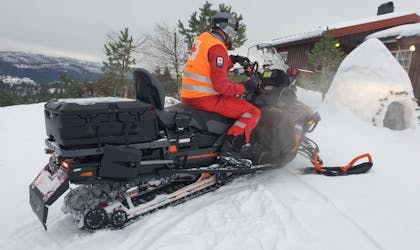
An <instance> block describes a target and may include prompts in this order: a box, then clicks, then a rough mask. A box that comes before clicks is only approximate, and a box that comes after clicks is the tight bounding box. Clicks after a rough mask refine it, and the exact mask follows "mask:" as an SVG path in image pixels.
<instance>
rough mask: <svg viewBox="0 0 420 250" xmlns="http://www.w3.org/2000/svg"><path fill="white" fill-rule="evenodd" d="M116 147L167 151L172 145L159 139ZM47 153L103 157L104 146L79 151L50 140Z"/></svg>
mask: <svg viewBox="0 0 420 250" xmlns="http://www.w3.org/2000/svg"><path fill="white" fill-rule="evenodd" d="M113 146H115V147H121V148H124V147H127V146H128V147H130V148H133V149H159V148H161V149H167V148H169V146H170V143H169V141H168V140H167V139H159V140H155V141H151V142H145V143H136V144H122V145H113ZM45 152H46V153H53V152H54V153H56V154H58V155H60V156H63V157H83V156H91V155H101V154H103V153H104V146H101V147H92V148H81V149H80V148H79V149H63V148H61V147H60V146H59V145H58V144H57V142H53V141H50V140H49V139H46V140H45Z"/></svg>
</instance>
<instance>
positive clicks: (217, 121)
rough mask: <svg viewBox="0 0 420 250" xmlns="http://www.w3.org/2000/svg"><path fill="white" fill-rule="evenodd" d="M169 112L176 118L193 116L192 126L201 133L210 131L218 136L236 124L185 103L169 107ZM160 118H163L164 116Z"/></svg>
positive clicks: (228, 119)
mask: <svg viewBox="0 0 420 250" xmlns="http://www.w3.org/2000/svg"><path fill="white" fill-rule="evenodd" d="M167 110H168V111H169V112H167V113H172V115H173V116H176V114H184V115H189V116H191V121H190V123H189V125H190V126H192V127H194V128H197V129H198V130H201V131H208V132H210V133H214V134H218V135H222V134H224V133H226V131H227V130H228V129H229V128H230V127H231V126H232V125H233V123H234V122H235V120H232V119H230V118H227V117H224V116H222V115H219V114H216V113H213V112H206V111H201V110H196V109H194V108H193V107H191V106H189V105H187V104H185V103H178V104H175V105H172V106H170V107H168V108H167ZM158 116H159V117H161V116H162V114H160V115H158ZM168 120H169V119H168ZM172 121H173V122H174V121H175V119H172Z"/></svg>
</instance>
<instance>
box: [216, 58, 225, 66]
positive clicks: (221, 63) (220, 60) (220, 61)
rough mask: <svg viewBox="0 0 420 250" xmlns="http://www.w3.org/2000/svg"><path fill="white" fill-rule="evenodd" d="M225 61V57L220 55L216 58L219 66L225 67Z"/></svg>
mask: <svg viewBox="0 0 420 250" xmlns="http://www.w3.org/2000/svg"><path fill="white" fill-rule="evenodd" d="M223 63H224V60H223V57H221V56H218V57H217V58H216V66H217V67H219V68H223Z"/></svg>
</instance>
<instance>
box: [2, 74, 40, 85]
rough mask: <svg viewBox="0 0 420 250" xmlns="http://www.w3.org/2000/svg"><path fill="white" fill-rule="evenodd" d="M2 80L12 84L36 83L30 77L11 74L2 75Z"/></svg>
mask: <svg viewBox="0 0 420 250" xmlns="http://www.w3.org/2000/svg"><path fill="white" fill-rule="evenodd" d="M0 80H1V81H2V82H4V83H7V84H9V85H12V86H13V85H16V84H25V83H26V84H31V85H36V83H35V82H34V81H33V80H32V79H30V78H28V77H23V78H20V77H15V76H9V75H7V76H2V75H0Z"/></svg>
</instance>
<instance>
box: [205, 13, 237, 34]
mask: <svg viewBox="0 0 420 250" xmlns="http://www.w3.org/2000/svg"><path fill="white" fill-rule="evenodd" d="M211 27H212V28H213V29H214V28H219V29H221V30H222V31H223V32H224V33H225V34H226V35H227V36H228V37H229V38H230V39H233V38H234V37H235V35H236V32H237V31H238V28H239V24H238V22H236V19H235V17H233V16H232V15H231V14H229V13H227V12H218V13H217V14H216V15H214V16H213V17H212V18H211Z"/></svg>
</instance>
